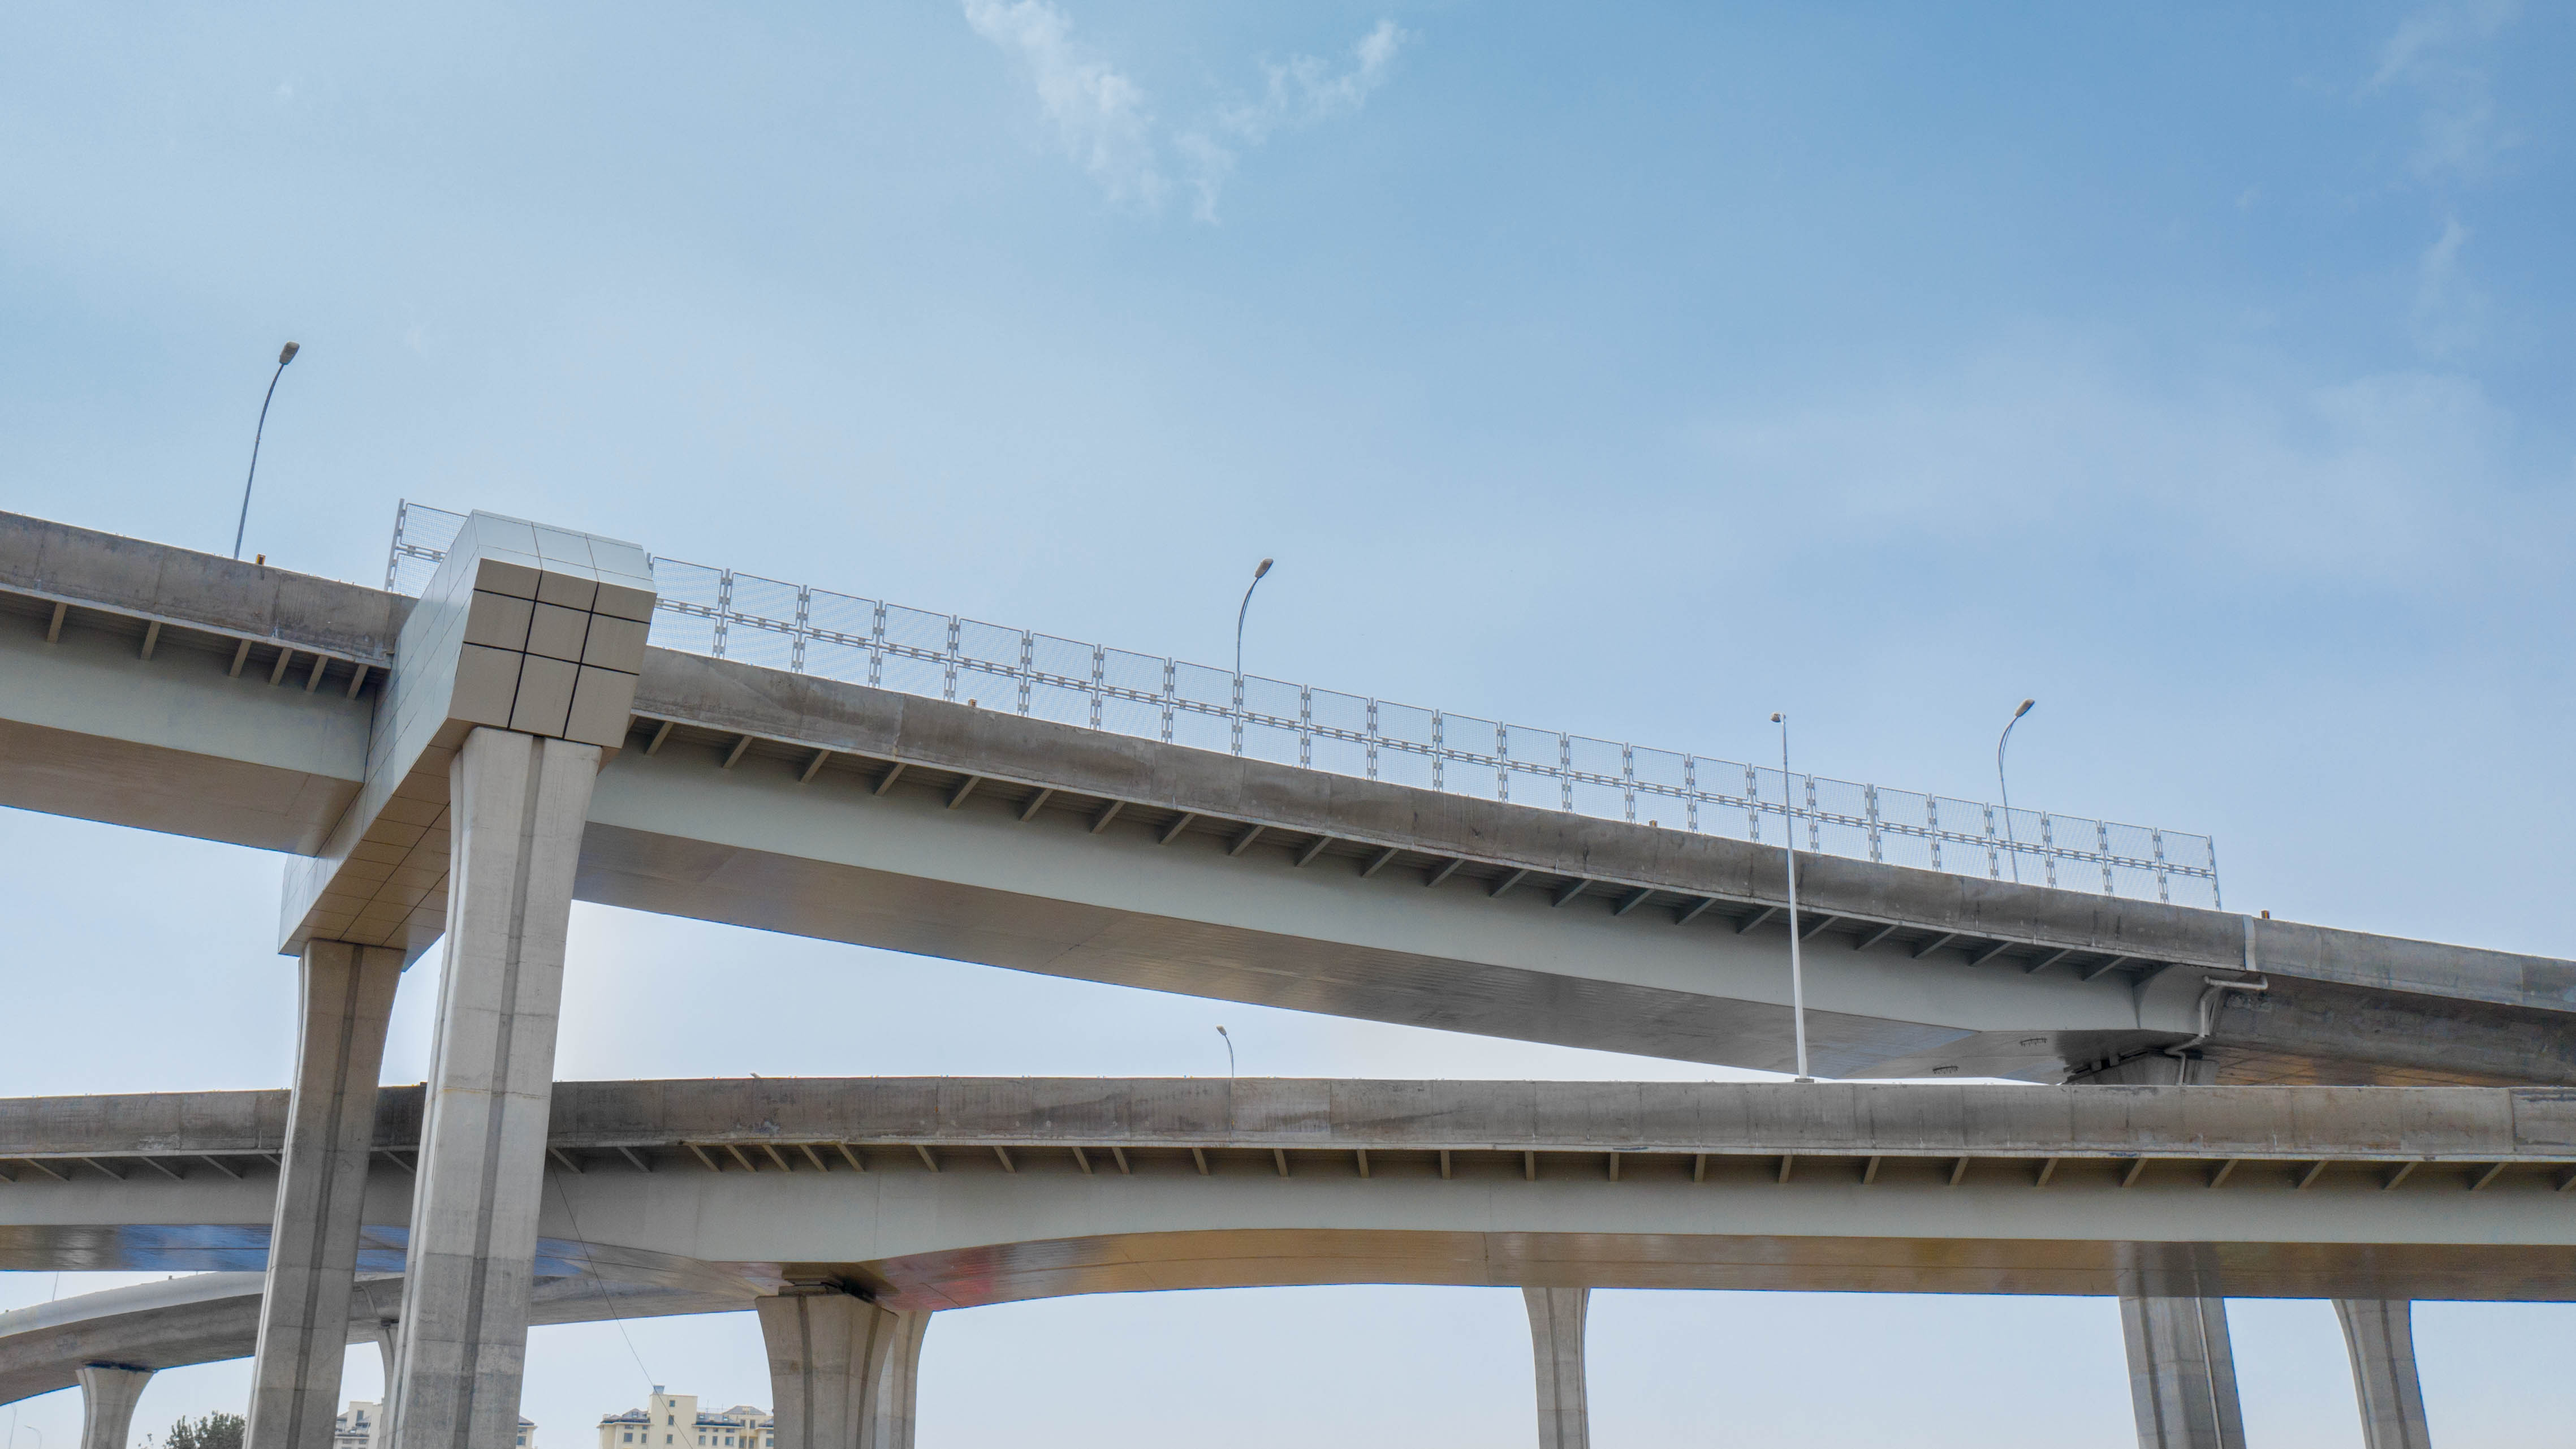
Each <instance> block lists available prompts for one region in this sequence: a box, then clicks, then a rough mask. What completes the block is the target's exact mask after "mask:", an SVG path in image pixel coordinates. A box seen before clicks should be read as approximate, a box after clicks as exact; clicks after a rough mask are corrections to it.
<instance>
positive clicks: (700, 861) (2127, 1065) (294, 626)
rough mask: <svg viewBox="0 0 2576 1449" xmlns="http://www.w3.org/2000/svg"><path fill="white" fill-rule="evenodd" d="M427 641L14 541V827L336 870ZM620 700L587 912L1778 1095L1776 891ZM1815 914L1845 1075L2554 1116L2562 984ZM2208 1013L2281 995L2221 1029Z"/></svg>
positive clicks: (293, 937)
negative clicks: (2533, 1095) (2452, 1097)
mask: <svg viewBox="0 0 2576 1449" xmlns="http://www.w3.org/2000/svg"><path fill="white" fill-rule="evenodd" d="M413 605H414V601H412V600H410V599H408V598H405V597H403V596H400V595H394V594H388V593H383V592H379V591H377V590H372V589H366V588H360V587H357V586H354V585H348V584H339V583H334V582H331V581H329V580H323V579H316V578H310V577H307V576H303V575H296V574H291V573H287V572H284V571H281V570H277V569H267V568H259V567H255V566H253V565H248V564H240V563H235V562H232V561H228V560H223V559H218V558H213V557H211V556H208V555H202V554H195V553H191V552H189V551H186V550H182V549H174V548H168V547H164V546H161V545H154V544H146V543H140V542H137V541H135V540H131V539H123V538H118V537H116V536H113V535H107V534H98V533H92V532H88V531H85V530H79V529H72V528H67V527H64V526H62V525H58V524H49V523H44V522H41V521H38V520H33V519H25V518H20V517H16V516H11V515H0V803H6V804H12V805H17V806H21V807H23V808H30V809H39V810H48V811H53V812H56V813H62V814H71V815H79V816H83V817H85V818H91V819H100V820H107V821H112V822H115V823H121V824H127V825H134V826H138V827H141V828H146V829H155V830H166V831H175V832H178V833H184V834H190V835H197V836H201V837H205V838H209V839H216V840H224V841H230V842H233V843H238V844H244V845H250V846H255V847H258V848H262V849H270V850H279V851H285V852H289V853H293V854H304V855H310V854H313V853H315V852H318V851H322V850H324V849H325V844H324V842H325V841H326V839H327V837H328V836H329V834H330V832H331V830H332V828H333V826H334V824H335V822H337V821H338V820H339V819H340V818H341V816H342V815H343V814H344V813H345V812H346V811H347V810H348V809H349V806H350V802H352V801H353V800H355V799H357V797H358V790H359V785H360V782H361V781H362V780H363V779H364V778H365V777H366V773H367V770H368V768H369V764H368V749H369V740H370V730H371V722H372V716H373V713H374V711H375V709H376V708H377V703H378V701H379V699H380V698H381V694H380V691H381V690H382V688H383V686H384V682H385V681H386V679H387V678H388V677H389V674H391V673H392V672H396V671H398V670H399V669H400V661H398V660H396V659H395V658H394V647H393V646H394V643H395V641H396V639H397V637H398V636H399V633H400V631H401V628H402V625H403V623H404V621H405V620H406V619H407V618H408V617H409V615H410V611H411V610H412V608H413ZM642 669H643V673H642V675H641V679H640V683H639V685H638V687H637V689H636V692H635V699H634V706H633V710H632V713H631V716H630V719H629V727H628V730H627V732H626V747H625V748H623V749H622V750H620V751H616V752H615V758H614V759H613V760H612V761H611V762H610V763H609V765H608V766H607V768H606V770H605V772H604V773H603V774H602V776H601V777H600V779H599V781H598V784H597V788H596V791H595V794H594V797H593V800H592V804H591V807H590V808H591V814H590V824H589V829H588V831H587V834H586V836H585V838H584V841H583V846H582V855H581V867H580V874H579V880H578V886H577V889H578V892H579V894H580V895H581V896H582V897H583V898H585V899H589V900H594V901H599V902H604V903H607V904H613V905H620V906H626V907H631V908H635V909H641V910H650V911H660V912H666V913H672V914H681V915H689V916H695V917H699V918H702V919H709V920H716V921H723V922H728V923H732V924H739V925H748V926H755V927H759V928H763V929H771V930H780V931H789V932H794V933H799V934H806V935H813V936H818V937H823V938H828V939H835V940H845V941H852V942H857V943H860V944H866V945H874V946H882V947H887V948H890V949H896V950H904V951H912V952H918V953H924V954H930V955H939V956H946V957H950V958H953V959H959V960H967V961H977V962H983V963H986V964H991V965H1000V966H1008V967H1013V968H1017V969H1023V970H1033V971H1043V972H1049V973H1053V974H1059V975H1067V976H1077V977H1084V978H1088V979H1096V980H1104V981H1114V982H1120V983H1124V984H1130V985H1137V986H1145V987H1151V988H1154V989H1160V990H1169V991H1178V992H1186V993H1191V994H1196V995H1203V996H1211V997H1218V998H1223V999H1231V1000H1244V1001H1253V1002H1259V1003H1263V1004H1267V1005H1277V1006H1285V1007H1291V1008H1296V1009H1302V1010H1311V1011H1322V1012H1332V1013H1338V1014H1344V1015H1351V1016H1359V1017H1367V1018H1372V1019H1378V1020H1387V1021H1396V1022H1403V1023H1408V1024H1414V1025H1426V1026H1436V1027H1443V1028H1448V1029H1454V1030H1463V1031H1474V1032H1482V1033H1488V1034H1494V1035H1502V1036H1512V1037H1520V1038H1524V1039H1529V1040H1539V1041H1551V1042H1560V1043H1565V1044H1569V1045H1580V1046H1590V1047H1602V1048H1608V1049H1614V1050H1622V1051H1631V1052H1640V1053H1646V1054H1653V1055H1661V1056H1669V1057H1675V1058H1679V1059H1684V1060H1696V1061H1706V1062H1713V1063H1723V1064H1727V1065H1735V1066H1751V1067H1762V1068H1775V1069H1776V1068H1782V1067H1785V1066H1786V1065H1787V1062H1786V1055H1785V1051H1786V1049H1785V1046H1784V1043H1785V1042H1786V1040H1787V1038H1788V1029H1787V1022H1786V1015H1787V995H1788V992H1787V979H1786V970H1785V960H1784V958H1785V950H1784V949H1783V948H1784V945H1785V927H1784V916H1783V914H1782V912H1781V910H1780V907H1781V905H1782V904H1783V902H1782V900H1781V896H1780V891H1779V888H1778V884H1777V883H1778V879H1779V876H1780V874H1781V868H1780V867H1781V861H1780V854H1779V852H1778V851H1777V850H1774V849H1769V848H1765V847H1760V846H1752V845H1746V844H1743V843H1740V842H1735V841H1730V840H1724V839H1719V838H1713V837H1708V836H1700V835H1692V834H1689V833H1687V832H1682V831H1676V830H1669V829H1659V828H1655V827H1652V826H1649V825H1643V824H1629V823H1623V822H1616V821H1602V820H1594V819H1590V818H1587V817H1580V816H1573V815H1568V814H1564V813H1562V812H1557V811H1550V810H1542V809H1534V808H1530V807H1527V806H1517V805H1509V804H1501V803H1497V802H1493V801H1487V800H1481V799H1472V798H1467V797H1463V796H1458V795H1453V794H1442V793H1437V792H1432V791H1426V790H1417V789H1410V788H1406V787H1401V786H1394V785H1387V784H1383V783H1379V782H1374V781H1367V780H1354V779H1348V778H1344V777H1339V776H1334V775H1328V774H1322V773H1318V772H1314V771H1308V770H1300V769H1296V768H1293V767H1288V766H1279V765H1270V764H1265V763H1262V762H1258V761H1248V760H1243V759H1238V758H1235V757H1232V756H1228V755H1221V754H1212V753H1209V752H1205V751H1199V750H1193V749H1187V748H1181V747H1175V746H1169V745H1161V744H1157V743H1155V742H1152V741H1143V740H1135V739H1130V738H1125V737H1121V736H1113V735H1107V734H1102V733H1100V732H1097V731H1090V730H1084V729H1079V728H1074V727H1070V726H1065V725H1058V724H1053V723H1049V722H1046V721H1043V720H1035V719H1027V718H1021V717H1017V716H1015V715H1011V714H1008V713H1003V712H999V711H994V710H978V709H974V708H970V707H968V706H967V705H964V704H951V703H945V702H942V701H938V700H927V699H921V698H917V697H911V696H906V695H900V694H892V693H888V692H885V691H880V690H872V689H868V688H865V687H863V686H855V685H845V684H838V683H834V682H831V681H825V680H819V679H815V678H813V677H811V676H805V675H797V674H791V673H786V672H782V671H777V670H769V669H760V668H755V667H751V666H747V665H742V664H739V663H730V662H727V661H724V660H717V659H708V658H702V657H699V656H696V655H689V654H681V653H676V652H672V651H667V650H647V651H645V653H644V656H643V665H642ZM442 831H443V826H441V825H440V824H438V823H437V821H436V820H430V821H426V822H424V824H423V826H422V827H421V828H420V829H419V830H415V831H414V832H413V834H415V835H422V836H423V837H424V840H425V843H424V844H422V845H421V847H420V848H421V849H423V850H428V849H430V848H431V847H434V846H438V845H439V844H440V843H441V841H443V834H442ZM1800 873H1801V877H1802V896H1803V897H1804V904H1805V906H1806V915H1805V916H1804V921H1803V924H1804V926H1805V929H1806V930H1807V931H1808V933H1809V936H1810V939H1809V942H1808V944H1809V947H1810V953H1809V962H1810V966H1809V973H1810V979H1809V984H1808V992H1809V1001H1810V1004H1811V1012H1812V1015H1811V1029H1812V1033H1813V1036H1814V1039H1815V1041H1816V1045H1817V1058H1816V1060H1817V1066H1818V1069H1819V1070H1820V1071H1823V1072H1825V1073H1827V1074H1829V1075H1835V1076H1904V1075H1915V1076H1929V1075H1940V1074H1947V1073H1957V1074H1960V1075H1963V1076H2011V1077H2023V1078H2029V1079H2038V1080H2059V1079H2064V1078H2068V1077H2077V1078H2083V1077H2088V1076H2089V1077H2094V1078H2096V1079H2102V1080H2173V1079H2175V1078H2176V1076H2177V1075H2179V1074H2183V1073H2191V1074H2193V1079H2194V1080H2219V1081H2227V1082H2239V1083H2252V1082H2379V1083H2398V1084H2407V1083H2416V1084H2420V1083H2436V1082H2468V1083H2487V1084H2503V1083H2512V1082H2576V1031H2570V1030H2569V1027H2570V1025H2571V1022H2572V1021H2576V964H2572V963H2569V962H2566V961H2562V960H2556V959H2551V958H2539V957H2525V956H2515V955H2509V954H2505V953H2499V952H2489V951H2480V950H2475V949H2470V948H2463V947H2452V946H2441V945H2434V944H2429V943H2423V942H2415V941H2405V940H2397V939H2392V938H2386V937H2376V936H2368V935H2363V934H2360V933H2355V932H2347V931H2338V930H2334V929H2331V928H2325V927H2315V926H2303V925H2294V924H2291V923H2287V922H2276V921H2269V920H2263V919H2259V918H2248V917H2244V916H2238V915H2233V914H2229V913H2224V912H2217V911H2202V910H2192V909H2187V908H2182V907H2175V906H2166V905H2158V904H2155V903H2148V902H2137V901H2127V900H2120V899H2115V898H2111V897H2106V896H2099V895H2092V894H2087V893H2082V892H2074V891H2060V890H2052V889H2047V888H2043V887H2036V886H2029V887H2025V886H2016V885H2011V884H2007V883H2001V882H1992V881H1980V880H1972V879H1966V878H1962V877H1957V876H1948V875H1939V874H1935V873H1930V872H1924V871H1915V870H1907V869H1903V868H1899V867H1891V866H1881V865H1873V864H1871V863H1869V862H1864V861H1852V860H1844V859H1838V858H1834V857H1806V856H1804V855H1802V860H1801V868H1800ZM421 889H422V890H425V891H427V892H428V893H427V894H424V895H423V896H422V897H421V899H420V901H419V903H418V905H417V908H416V909H415V910H414V911H413V913H412V917H411V922H412V924H411V925H410V926H408V927H407V928H405V930H406V933H405V934H403V935H402V936H401V939H400V940H399V941H397V942H395V944H399V945H402V946H403V947H404V948H405V949H407V950H409V951H412V952H415V953H416V952H418V951H419V950H422V949H425V948H426V946H427V945H428V944H429V942H430V940H431V939H433V938H434V937H435V934H436V928H437V923H438V922H439V920H440V914H439V912H440V910H441V909H443V900H444V897H443V891H444V885H443V876H442V877H440V879H439V882H438V883H436V884H434V885H424V886H422V887H421ZM302 911H303V907H302V906H301V905H296V904H292V903H291V904H290V912H289V916H290V918H289V920H288V921H287V922H286V924H285V927H284V928H283V930H282V932H281V935H282V938H283V940H284V942H285V944H286V945H288V946H289V947H290V948H291V947H293V946H295V945H297V944H300V941H301V939H302V937H301V935H300V934H299V933H300V932H305V931H307V930H308V929H309V928H308V927H307V926H306V925H305V924H304V920H305V917H304V916H303V914H301V912H302ZM1834 947H1839V948H1841V949H1831V948H1834ZM2231 981H2255V982H2259V983H2260V984H2262V985H2264V986H2266V987H2268V990H2265V991H2263V992H2261V993H2259V994H2258V993H2255V992H2249V991H2233V990H2225V989H2213V983H2220V982H2231ZM2167 1051H2174V1052H2179V1053H2181V1056H2180V1057H2176V1056H2168V1055H2165V1054H2164V1053H2166V1052H2167Z"/></svg>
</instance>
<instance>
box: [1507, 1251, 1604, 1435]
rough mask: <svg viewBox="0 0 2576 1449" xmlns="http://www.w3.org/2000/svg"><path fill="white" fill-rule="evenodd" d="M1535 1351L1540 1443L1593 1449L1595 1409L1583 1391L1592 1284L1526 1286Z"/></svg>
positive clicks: (1522, 1292)
mask: <svg viewBox="0 0 2576 1449" xmlns="http://www.w3.org/2000/svg"><path fill="white" fill-rule="evenodd" d="M1521 1297H1522V1298H1523V1299H1524V1300H1526V1302H1527V1303H1528V1306H1529V1321H1530V1353H1531V1355H1532V1357H1533V1358H1534V1359H1535V1360H1536V1361H1537V1368H1538V1449H1591V1445H1592V1409H1591V1406H1590V1405H1589V1404H1588V1403H1587V1402H1586V1401H1585V1399H1584V1394H1583V1319H1584V1315H1585V1314H1586V1313H1587V1312H1588V1311H1589V1310H1590V1308H1591V1305H1592V1290H1591V1289H1589V1288H1524V1289H1522V1290H1521Z"/></svg>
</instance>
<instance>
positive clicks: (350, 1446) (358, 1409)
mask: <svg viewBox="0 0 2576 1449" xmlns="http://www.w3.org/2000/svg"><path fill="white" fill-rule="evenodd" d="M383 1419H384V1405H382V1404H379V1403H373V1402H370V1401H368V1400H366V1399H351V1400H350V1401H349V1407H348V1408H347V1409H346V1410H344V1411H342V1413H341V1415H340V1417H339V1419H338V1420H337V1421H336V1423H335V1426H334V1427H333V1429H332V1430H331V1449H375V1443H376V1429H377V1427H378V1426H379V1424H380V1423H381V1422H382V1421H383ZM536 1445H537V1426H536V1425H534V1424H531V1423H529V1422H528V1421H527V1420H525V1419H521V1420H520V1421H519V1446H518V1449H536Z"/></svg>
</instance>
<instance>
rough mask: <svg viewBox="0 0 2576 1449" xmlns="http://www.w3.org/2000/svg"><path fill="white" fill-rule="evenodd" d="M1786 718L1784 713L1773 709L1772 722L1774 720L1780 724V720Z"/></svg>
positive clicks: (1774, 722)
mask: <svg viewBox="0 0 2576 1449" xmlns="http://www.w3.org/2000/svg"><path fill="white" fill-rule="evenodd" d="M1785 718H1786V716H1784V715H1782V714H1781V713H1780V712H1779V711H1778V710H1773V711H1772V712H1771V722H1772V723H1773V724H1778V723H1780V722H1781V720H1783V719H1785Z"/></svg>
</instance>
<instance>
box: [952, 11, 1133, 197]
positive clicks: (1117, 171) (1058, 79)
mask: <svg viewBox="0 0 2576 1449" xmlns="http://www.w3.org/2000/svg"><path fill="white" fill-rule="evenodd" d="M965 6H966V23H967V24H968V25H971V26H973V27H974V28H975V33H976V34H978V35H980V36H982V37H984V38H985V39H986V40H989V41H991V42H993V43H994V44H995V45H998V46H1000V47H1001V48H1002V49H1004V50H1006V51H1009V52H1011V53H1013V54H1015V55H1017V56H1018V57H1019V58H1020V59H1021V60H1022V61H1023V62H1024V63H1026V64H1027V66H1028V68H1029V79H1030V81H1031V82H1032V83H1033V84H1034V85H1035V86H1036V87H1037V93H1038V105H1039V106H1040V107H1041V108H1042V109H1043V110H1044V111H1045V112H1046V116H1047V120H1048V121H1049V123H1051V124H1052V125H1053V126H1054V127H1055V131H1056V138H1057V140H1058V141H1059V142H1060V143H1062V145H1063V146H1064V149H1065V153H1066V154H1067V155H1069V156H1071V157H1072V158H1073V159H1074V160H1075V161H1076V162H1077V163H1079V164H1080V165H1081V167H1082V169H1083V170H1085V171H1087V172H1089V173H1090V174H1091V178H1092V179H1093V180H1094V181H1097V182H1099V183H1100V187H1101V190H1103V191H1104V192H1106V193H1108V196H1109V199H1110V200H1111V201H1114V202H1122V203H1135V204H1139V205H1142V206H1145V207H1149V208H1150V207H1154V206H1158V205H1160V204H1161V202H1162V199H1163V186H1164V182H1163V174H1162V171H1161V169H1160V168H1159V167H1158V166H1157V165H1156V164H1155V156H1154V152H1155V146H1154V116H1153V112H1152V110H1151V108H1150V107H1149V106H1148V105H1147V104H1146V100H1145V92H1144V90H1143V88H1142V87H1140V86H1138V85H1137V84H1136V83H1135V82H1134V81H1132V80H1130V79H1128V78H1127V77H1126V76H1125V75H1124V74H1122V73H1120V71H1119V70H1118V69H1117V68H1116V67H1115V66H1112V65H1110V64H1109V63H1108V62H1107V61H1105V60H1102V59H1100V58H1099V57H1098V56H1096V55H1094V54H1092V53H1091V52H1090V51H1089V50H1088V49H1087V48H1085V47H1084V46H1082V45H1081V44H1079V43H1078V42H1076V41H1075V40H1074V38H1073V22H1072V20H1070V19H1068V18H1067V17H1066V15H1065V13H1064V12H1063V11H1061V10H1059V9H1057V8H1056V7H1055V6H1053V5H1051V4H1049V3H1047V0H1016V3H1014V4H1007V5H1006V4H1002V3H1000V0H965Z"/></svg>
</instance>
